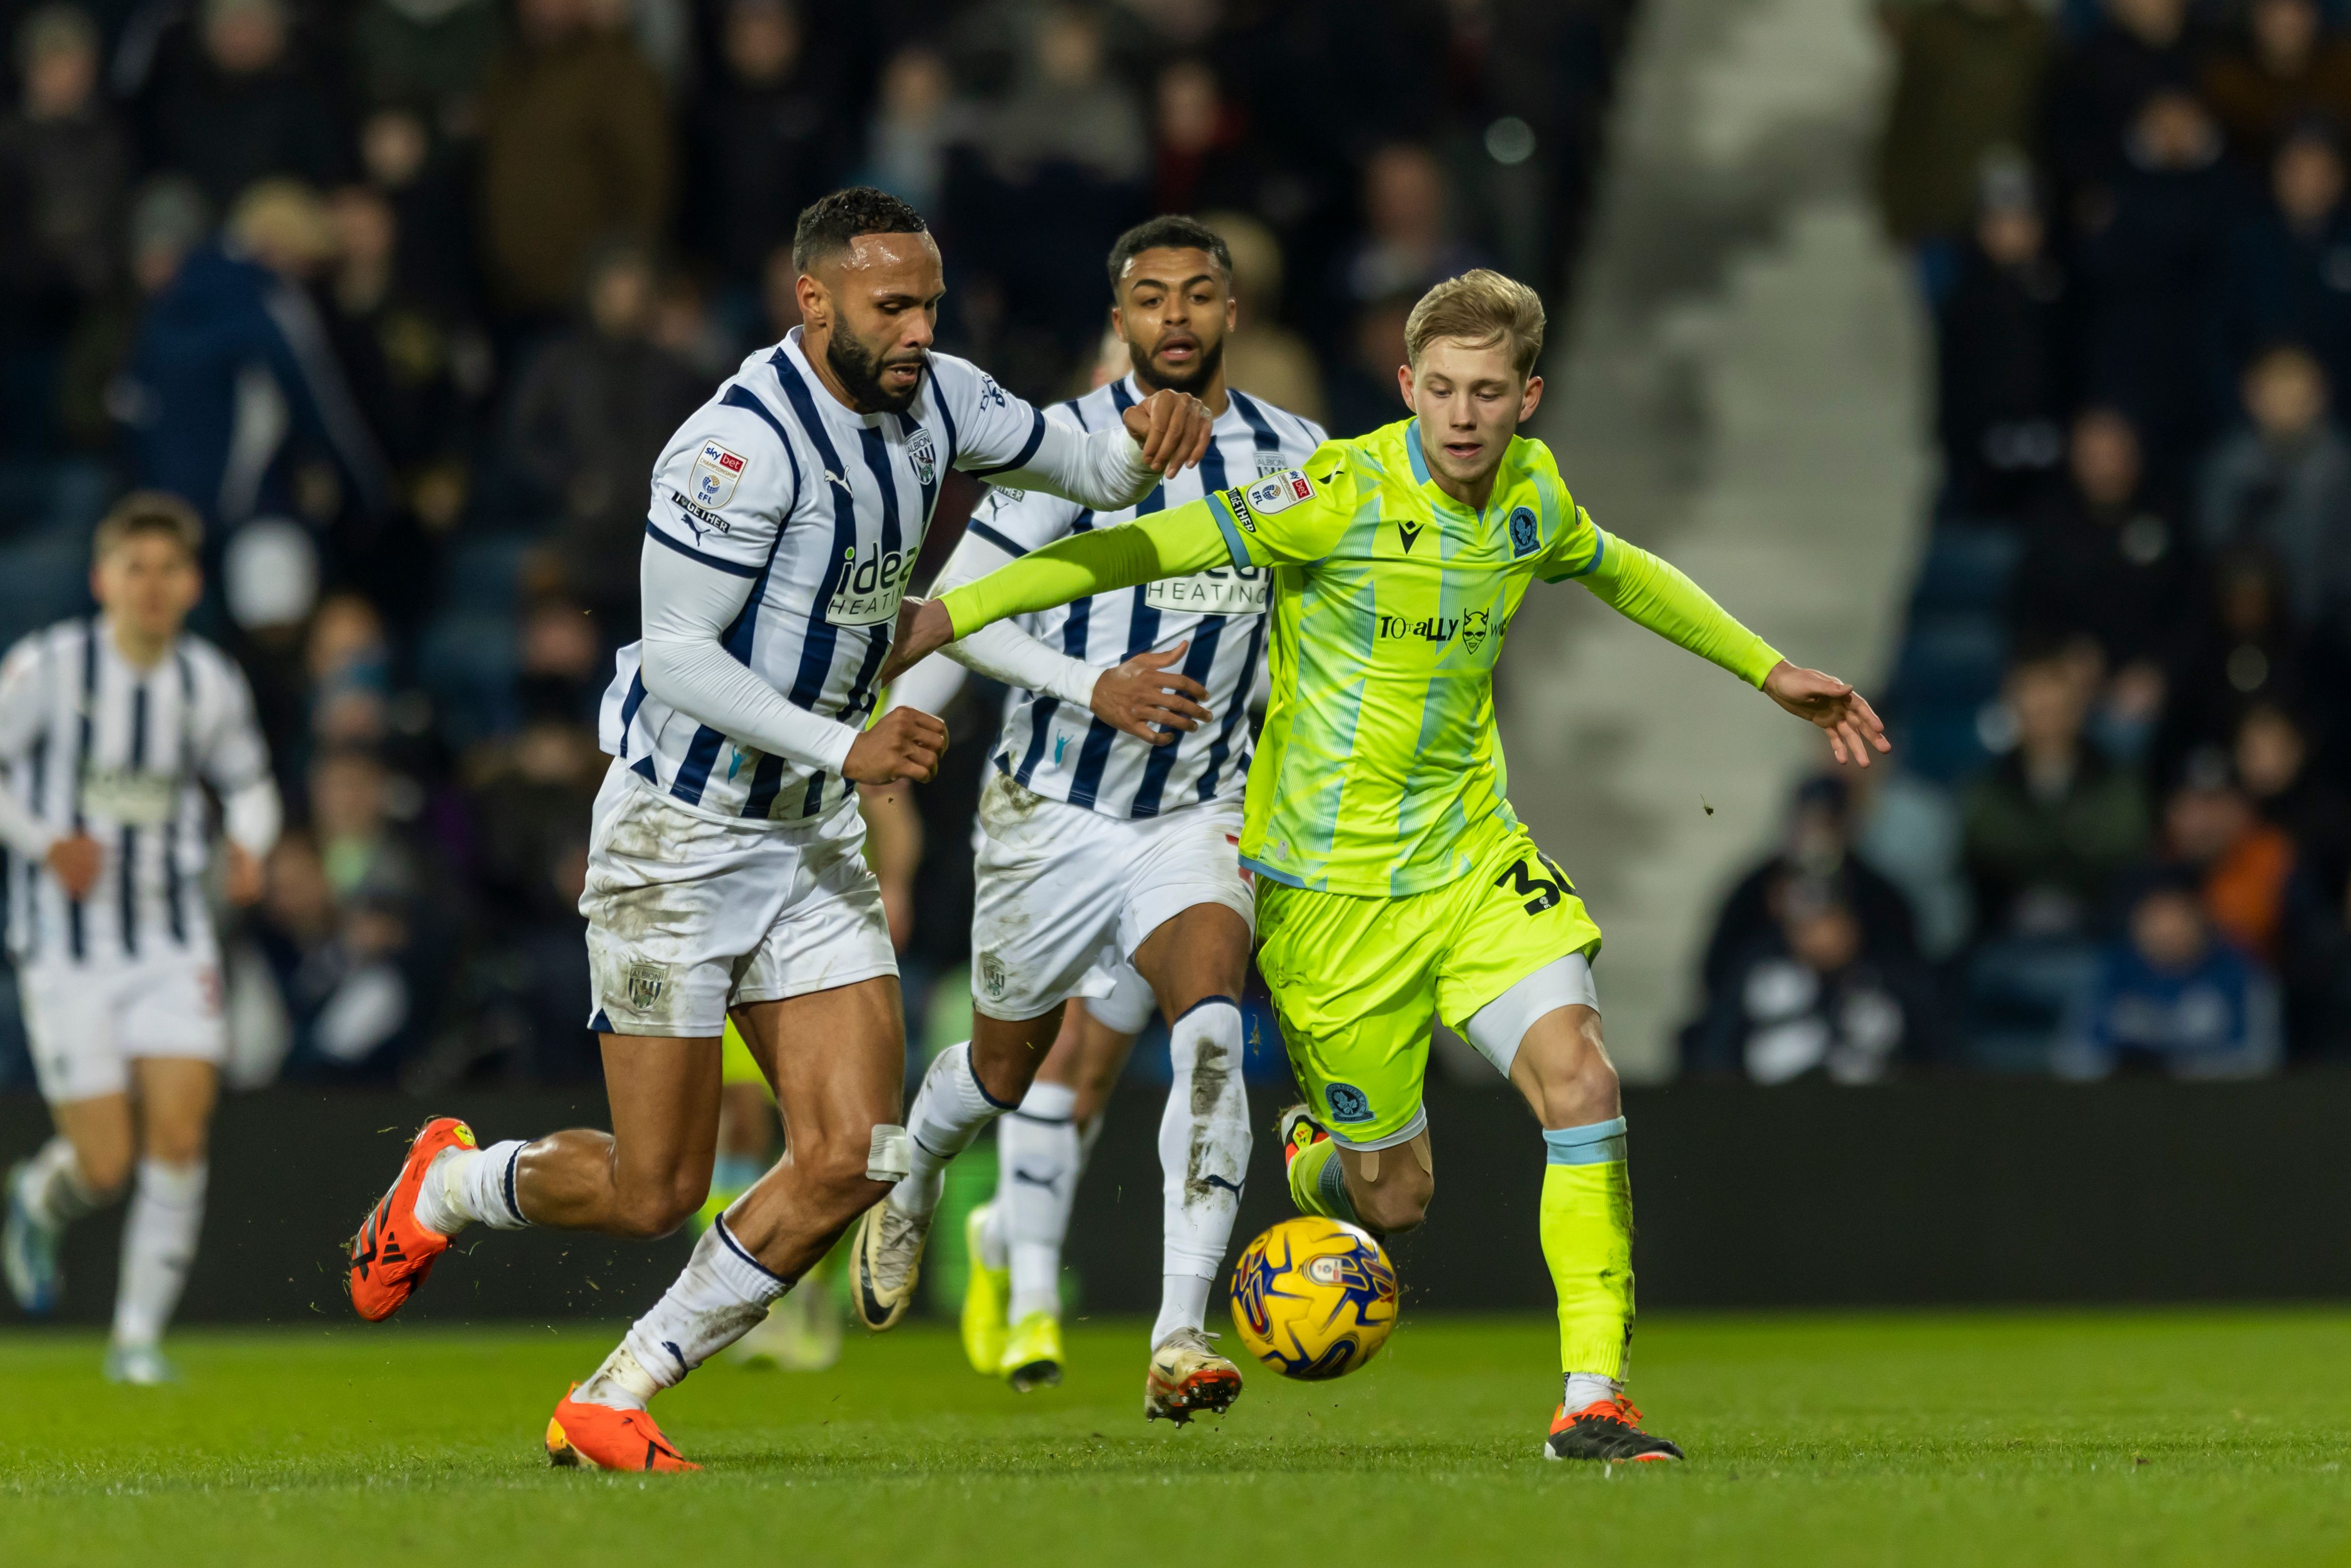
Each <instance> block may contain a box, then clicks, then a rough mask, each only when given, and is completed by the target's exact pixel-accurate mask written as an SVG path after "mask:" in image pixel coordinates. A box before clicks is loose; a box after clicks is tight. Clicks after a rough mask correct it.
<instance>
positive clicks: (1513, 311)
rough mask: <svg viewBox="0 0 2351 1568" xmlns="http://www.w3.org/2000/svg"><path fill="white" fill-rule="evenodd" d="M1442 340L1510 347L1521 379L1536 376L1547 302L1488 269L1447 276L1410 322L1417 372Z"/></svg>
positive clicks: (1409, 345) (1407, 329)
mask: <svg viewBox="0 0 2351 1568" xmlns="http://www.w3.org/2000/svg"><path fill="white" fill-rule="evenodd" d="M1439 338H1456V339H1458V340H1461V341H1462V342H1465V343H1468V344H1471V345H1472V346H1474V347H1477V348H1480V349H1484V348H1490V347H1492V346H1493V345H1495V344H1497V343H1506V344H1508V345H1509V347H1510V363H1511V365H1512V367H1513V368H1515V369H1516V370H1517V371H1518V372H1519V374H1520V375H1522V376H1524V375H1531V374H1532V373H1533V372H1534V368H1535V361H1536V360H1537V359H1539V358H1540V357H1541V354H1542V346H1543V306H1542V300H1541V298H1539V297H1538V296H1537V295H1536V293H1535V291H1534V290H1533V289H1531V288H1529V287H1527V286H1526V285H1525V284H1523V283H1520V281H1519V280H1518V279H1517V278H1515V277H1503V276H1502V275H1501V274H1500V273H1499V272H1496V271H1493V270H1492V269H1491V268H1489V267H1479V268H1478V269H1477V270H1475V271H1473V272H1465V273H1463V274H1462V275H1461V276H1460V277H1448V278H1447V279H1446V280H1445V281H1444V282H1442V283H1440V284H1438V285H1437V287H1434V288H1432V289H1430V290H1429V291H1428V292H1427V293H1426V294H1424V295H1422V296H1421V297H1420V303H1419V304H1417V305H1416V306H1414V307H1413V308H1412V314H1411V315H1409V316H1407V317H1405V322H1404V347H1405V355H1406V356H1407V357H1408V358H1409V359H1410V360H1411V361H1412V362H1413V364H1414V365H1415V366H1416V367H1417V366H1418V365H1419V363H1420V356H1421V355H1422V354H1423V353H1424V352H1426V350H1427V349H1428V346H1429V344H1431V343H1434V342H1435V341H1437V340H1438V339H1439Z"/></svg>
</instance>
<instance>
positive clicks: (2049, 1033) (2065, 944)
mask: <svg viewBox="0 0 2351 1568" xmlns="http://www.w3.org/2000/svg"><path fill="white" fill-rule="evenodd" d="M2097 963H2098V956H2097V949H2096V948H2095V947H2094V946H2091V945H2090V944H2089V943H2087V942H2085V941H2081V940H2077V939H2074V938H2069V937H2039V938H2035V937H2010V938H2005V939H2002V940H1999V941H1994V942H1989V943H1986V944H1985V945H1984V946H1982V947H1981V948H1980V949H1978V951H1977V953H1976V955H1975V956H1974V957H1973V958H1972V959H1971V960H1970V962H1969V964H1968V977H1967V1004H1966V1011H1965V1016H1964V1019H1963V1022H1962V1029H1961V1036H1962V1040H1963V1044H1962V1045H1961V1048H1960V1060H1961V1063H1962V1064H1963V1065H1964V1066H1967V1067H1970V1068H1972V1069H1974V1070H1976V1071H1980V1072H2003V1073H2045V1072H2047V1071H2050V1066H2051V1062H2052V1061H2053V1057H2054V1055H2055V1053H2056V1049H2057V1040H2058V1033H2059V1030H2062V1029H2063V1028H2064V1023H2065V1015H2066V1012H2067V1010H2068V1009H2070V1008H2071V1007H2072V1006H2073V1005H2074V998H2077V997H2079V996H2080V995H2081V994H2082V993H2083V991H2084V990H2085V989H2086V988H2088V986H2089V985H2090V982H2091V980H2092V979H2093V977H2095V974H2096V972H2097Z"/></svg>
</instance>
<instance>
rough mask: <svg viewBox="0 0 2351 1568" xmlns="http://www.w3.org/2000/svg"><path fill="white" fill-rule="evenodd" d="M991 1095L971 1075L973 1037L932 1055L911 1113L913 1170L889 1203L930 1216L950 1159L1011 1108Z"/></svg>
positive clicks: (905, 1212) (916, 1214)
mask: <svg viewBox="0 0 2351 1568" xmlns="http://www.w3.org/2000/svg"><path fill="white" fill-rule="evenodd" d="M1010 1109H1011V1107H1010V1106H1008V1105H999V1104H998V1103H996V1102H995V1101H993V1100H991V1099H989V1098H988V1097H987V1090H985V1089H982V1088H981V1087H980V1086H979V1080H978V1079H977V1078H976V1077H974V1076H973V1075H972V1071H971V1042H970V1041H969V1040H966V1041H964V1042H963V1043H962V1044H961V1045H951V1046H949V1047H947V1048H946V1050H945V1051H941V1052H939V1053H938V1055H937V1056H935V1057H934V1058H932V1060H931V1070H930V1071H928V1072H925V1073H924V1074H923V1086H922V1088H921V1089H919V1090H917V1091H916V1092H915V1093H914V1109H913V1110H911V1111H909V1112H907V1113H906V1131H907V1133H908V1134H911V1140H910V1141H911V1142H912V1143H913V1145H914V1151H913V1159H912V1160H911V1162H910V1165H911V1169H909V1171H908V1172H907V1175H906V1177H905V1179H904V1180H903V1181H901V1182H900V1183H899V1184H898V1185H897V1186H893V1187H892V1188H891V1189H890V1207H893V1208H894V1209H896V1210H897V1211H898V1212H899V1213H901V1214H903V1215H905V1216H907V1217H908V1218H912V1219H920V1220H927V1219H929V1218H931V1215H932V1214H933V1213H934V1212H935V1211H936V1209H937V1208H938V1207H939V1193H940V1191H941V1189H943V1188H944V1187H945V1186H946V1168H947V1162H948V1161H949V1160H951V1159H953V1158H955V1157H956V1155H959V1154H961V1153H963V1152H964V1150H965V1149H967V1148H968V1147H970V1146H971V1141H972V1140H973V1139H974V1138H977V1136H979V1130H980V1129H981V1128H982V1127H985V1126H987V1124H989V1123H990V1122H992V1121H994V1120H996V1118H997V1117H998V1116H1000V1115H1002V1114H1003V1113H1005V1112H1006V1111H1008V1110H1010Z"/></svg>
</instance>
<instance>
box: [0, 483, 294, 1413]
mask: <svg viewBox="0 0 2351 1568" xmlns="http://www.w3.org/2000/svg"><path fill="white" fill-rule="evenodd" d="M202 544H203V525H202V524H200V523H199V522H198V521H197V519H196V514H195V512H194V510H193V508H191V507H188V506H187V505H186V504H185V503H184V502H183V501H181V500H180V499H179V498H178V497H172V496H165V495H161V494H155V493H148V492H141V493H139V494H134V495H132V496H130V497H126V498H125V499H124V500H123V501H122V502H121V504H120V505H119V506H117V507H115V508H114V510H113V511H112V512H110V514H108V516H107V517H106V518H105V519H104V520H103V521H101V522H100V523H99V526H98V534H97V539H96V549H95V555H96V560H95V564H94V565H93V566H92V568H91V570H90V591H91V594H92V596H93V597H95V598H96V599H97V601H98V603H99V613H98V614H97V615H96V616H94V617H90V618H89V619H76V620H72V621H65V622H59V623H57V625H55V626H52V627H50V628H49V629H48V630H47V631H45V632H35V633H33V635H31V636H29V637H27V638H26V639H25V640H24V641H23V642H21V643H17V644H16V647H15V648H14V649H12V650H11V651H10V652H9V653H8V656H7V659H6V661H5V663H0V765H5V768H6V769H7V787H6V788H5V789H0V841H5V843H6V844H7V847H8V849H9V851H10V853H11V856H12V859H13V862H14V863H13V864H12V865H11V866H10V868H9V871H10V875H9V879H8V894H9V904H8V936H9V945H10V947H11V948H12V949H13V951H14V952H15V954H16V976H17V983H18V986H19V987H20V988H21V989H22V991H23V995H24V1005H25V1033H26V1037H27V1039H28V1040H29V1041H30V1043H31V1046H32V1052H33V1067H34V1071H36V1072H37V1074H38V1076H39V1079H40V1084H41V1093H42V1095H43V1096H44V1097H45V1098H46V1099H47V1101H48V1103H49V1115H50V1118H51V1120H52V1121H53V1122H54V1123H55V1124H56V1125H57V1135H56V1136H55V1137H53V1138H51V1139H50V1140H49V1141H48V1143H47V1144H46V1145H43V1147H42V1148H41V1150H40V1152H39V1153H38V1154H36V1155H33V1157H32V1158H30V1159H28V1160H26V1161H25V1162H24V1163H22V1164H21V1165H19V1166H16V1169H15V1170H14V1171H12V1172H11V1173H10V1174H9V1177H8V1195H7V1196H8V1211H7V1219H6V1224H5V1234H0V1258H5V1264H6V1272H7V1277H8V1288H9V1290H10V1291H12V1292H14V1294H15V1295H16V1301H17V1304H18V1305H20V1306H22V1307H23V1308H24V1309H25V1311H26V1312H28V1313H31V1314H33V1315H35V1316H38V1315H41V1314H43V1313H46V1312H49V1311H50V1310H52V1309H53V1308H54V1307H55V1306H56V1305H57V1299H58V1292H59V1291H60V1289H61V1288H62V1285H63V1281H62V1280H61V1279H60V1277H59V1270H58V1267H57V1243H58V1240H59V1238H60V1237H61V1235H62V1234H63V1232H64V1230H65V1228H66V1227H67V1226H68V1225H69V1224H71V1223H72V1222H73V1221H74V1220H76V1219H78V1218H81V1217H82V1216H83V1215H85V1214H88V1213H89V1212H90V1211H91V1210H92V1209H94V1208H98V1207H101V1206H102V1205H105V1204H108V1203H111V1202H113V1201H114V1199H115V1198H117V1197H120V1196H121V1193H122V1191H123V1188H124V1187H125V1186H130V1187H131V1214H130V1217H129V1218H128V1220H127V1221H126V1222H125V1223H124V1225H123V1228H122V1271H121V1276H120V1282H119V1283H118V1284H117V1286H116V1290H115V1301H114V1332H113V1335H112V1337H111V1339H110V1341H109V1343H108V1346H107V1353H106V1375H107V1376H108V1378H109V1379H110V1380H111V1381H114V1382H117V1383H136V1384H152V1383H161V1382H163V1381H165V1380H166V1379H168V1378H169V1377H170V1376H171V1375H172V1368H171V1364H169V1363H168V1362H167V1361H165V1360H164V1358H163V1354H162V1348H161V1344H162V1336H163V1326H164V1324H165V1323H167V1322H170V1321H171V1317H172V1309H173V1308H174V1307H176V1306H177V1305H178V1304H179V1300H180V1291H181V1287H182V1286H183V1285H184V1284H185V1283H186V1281H187V1277H188V1267H189V1265H190V1263H192V1262H193V1260H194V1258H195V1250H196V1235H197V1232H198V1231H199V1230H200V1229H201V1228H203V1225H204V1177H205V1168H206V1167H205V1157H204V1156H205V1146H206V1136H207V1132H208V1129H209V1127H210V1124H211V1122H212V1113H213V1103H214V1100H215V1098H216V1097H217V1095H218V1092H219V1086H220V1064H221V1061H222V1058H223V1057H224V1055H225V1053H226V1050H227V1044H228V1040H227V1031H226V1028H225V1024H224V1021H223V1019H222V1016H221V977H220V944H219V942H218V940H217V939H216V938H215V936H214V934H213V924H212V915H211V912H210V909H209V907H208V905H207V903H206V895H205V888H204V882H205V869H206V864H207V862H208V860H209V858H210V856H209V853H208V849H207V846H208V844H209V842H210V840H211V836H212V829H211V823H210V820H209V815H208V808H207V806H206V803H205V800H204V790H205V789H206V788H207V787H209V788H210V789H212V790H213V791H214V792H215V793H216V794H217V795H218V796H219V798H220V800H221V804H222V809H223V816H224V819H225V824H224V825H225V829H226V832H225V842H224V856H223V858H224V860H225V862H226V863H225V892H226V894H227V896H228V898H229V900H230V902H232V903H235V904H250V903H251V902H253V901H254V900H255V899H256V898H258V897H259V896H260V895H261V862H262V857H263V856H265V855H266V854H267V853H268V852H269V849H270V846H271V845H272V844H273V843H275V842H276V841H277V829H278V821H279V814H280V812H279V805H278V800H277V785H276V783H275V782H273V781H272V779H271V778H270V773H269V755H268V752H267V749H266V747H264V746H263V744H262V739H261V733H260V731H259V729H258V728H257V727H256V726H255V723H254V716H253V694H252V692H251V691H250V690H249V689H248V688H247V687H246V681H245V675H244V674H243V673H242V672H240V671H239V670H238V669H237V667H236V665H235V664H234V663H233V662H231V661H230V659H229V658H228V657H227V655H225V654H224V653H222V652H221V651H220V650H219V649H217V648H215V647H214V646H213V645H212V644H211V643H207V642H205V641H204V639H203V638H201V637H193V636H190V635H188V634H187V633H186V632H183V630H182V626H183V622H185V621H186V620H187V616H188V612H189V611H191V610H193V608H195V605H196V601H197V600H198V599H199V598H201V597H202V595H203V592H204V579H203V574H202V571H201V570H200V568H199V566H198V564H197V562H198V552H199V550H200V549H201V547H202Z"/></svg>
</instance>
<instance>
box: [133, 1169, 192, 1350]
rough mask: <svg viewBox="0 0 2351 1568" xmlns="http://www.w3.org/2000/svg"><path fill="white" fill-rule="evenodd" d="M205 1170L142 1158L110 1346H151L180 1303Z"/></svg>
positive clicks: (190, 1255)
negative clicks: (112, 1343) (112, 1341)
mask: <svg viewBox="0 0 2351 1568" xmlns="http://www.w3.org/2000/svg"><path fill="white" fill-rule="evenodd" d="M205 1176H206V1166H205V1165H204V1161H202V1160H198V1161H197V1162H196V1163H195V1164H193V1165H187V1166H173V1165H166V1164H164V1163H163V1162H162V1160H141V1161H140V1162H139V1180H138V1186H137V1187H136V1188H135V1189H134V1190H133V1191H132V1193H131V1213H130V1216H129V1218H126V1219H125V1220H124V1222H123V1226H122V1279H121V1281H120V1284H118V1285H117V1286H116V1287H115V1292H114V1343H117V1344H153V1343H155V1342H156V1341H158V1340H160V1339H162V1337H163V1325H164V1324H165V1323H167V1322H171V1321H172V1309H173V1308H174V1307H177V1306H178V1305H179V1304H180V1290H181V1287H183V1286H184V1285H185V1284H186V1283H187V1282H188V1266H189V1265H190V1264H191V1263H193V1262H194V1261H195V1260H196V1232H197V1231H199V1230H201V1229H203V1228H204V1180H205Z"/></svg>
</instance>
